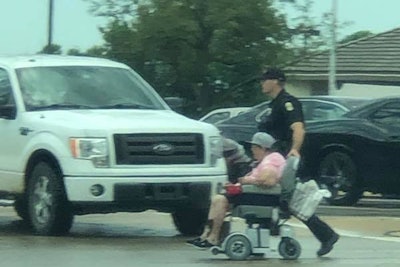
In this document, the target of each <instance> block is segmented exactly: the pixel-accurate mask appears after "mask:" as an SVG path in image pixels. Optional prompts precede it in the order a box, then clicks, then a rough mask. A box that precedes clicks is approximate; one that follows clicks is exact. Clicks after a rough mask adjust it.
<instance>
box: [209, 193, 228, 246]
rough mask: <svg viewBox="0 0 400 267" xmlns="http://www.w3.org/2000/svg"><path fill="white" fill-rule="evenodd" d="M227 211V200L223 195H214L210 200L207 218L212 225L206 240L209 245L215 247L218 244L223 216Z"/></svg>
mask: <svg viewBox="0 0 400 267" xmlns="http://www.w3.org/2000/svg"><path fill="white" fill-rule="evenodd" d="M228 210H229V202H228V199H227V198H226V197H225V196H224V195H216V196H215V197H214V198H213V200H212V205H211V209H210V212H209V216H208V218H209V221H211V222H212V225H211V229H210V232H209V234H208V236H207V238H206V239H207V240H208V242H210V243H211V244H214V245H216V244H218V243H219V241H220V240H219V236H220V231H221V226H222V224H223V222H224V218H225V214H226V212H227V211H228Z"/></svg>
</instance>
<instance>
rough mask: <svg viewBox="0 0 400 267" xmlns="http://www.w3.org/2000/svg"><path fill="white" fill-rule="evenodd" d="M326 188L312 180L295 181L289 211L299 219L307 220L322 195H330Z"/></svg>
mask: <svg viewBox="0 0 400 267" xmlns="http://www.w3.org/2000/svg"><path fill="white" fill-rule="evenodd" d="M330 196H331V193H330V192H329V191H328V190H326V189H320V188H319V187H318V185H317V183H316V182H315V181H314V180H310V181H307V182H304V183H300V182H299V183H297V185H296V189H295V190H294V192H293V196H292V199H291V200H290V203H289V209H290V211H291V213H292V214H293V215H294V216H296V217H297V218H299V219H301V220H308V219H309V218H310V217H311V216H312V215H313V214H314V213H315V211H316V209H317V207H318V205H319V203H320V202H321V200H322V199H323V198H324V197H330Z"/></svg>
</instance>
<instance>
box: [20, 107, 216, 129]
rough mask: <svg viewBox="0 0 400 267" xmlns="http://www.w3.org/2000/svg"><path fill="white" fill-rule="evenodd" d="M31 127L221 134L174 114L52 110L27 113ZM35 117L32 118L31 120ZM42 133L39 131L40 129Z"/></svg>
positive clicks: (209, 125)
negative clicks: (206, 131)
mask: <svg viewBox="0 0 400 267" xmlns="http://www.w3.org/2000/svg"><path fill="white" fill-rule="evenodd" d="M27 114H29V115H28V116H29V117H30V118H29V121H31V122H32V125H31V127H32V128H36V129H38V127H40V128H41V130H45V128H47V127H46V126H48V127H49V128H53V129H54V127H57V128H59V129H62V128H65V129H69V130H72V129H76V130H84V131H85V132H87V133H88V134H90V133H91V132H97V133H98V132H99V131H102V132H110V131H112V132H119V133H135V132H144V131H145V132H149V131H151V132H184V131H187V130H190V132H195V131H197V132H204V131H205V129H208V131H209V132H210V133H213V132H215V133H216V134H218V130H217V129H216V128H215V127H214V126H213V125H211V124H208V123H203V122H199V121H196V120H193V119H189V118H187V117H185V116H183V115H180V114H178V113H176V112H174V111H171V110H52V111H37V112H28V113H27ZM32 117H33V118H32ZM38 130H39V129H38Z"/></svg>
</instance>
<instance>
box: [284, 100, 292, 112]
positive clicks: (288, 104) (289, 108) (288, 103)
mask: <svg viewBox="0 0 400 267" xmlns="http://www.w3.org/2000/svg"><path fill="white" fill-rule="evenodd" d="M285 108H286V110H287V111H292V110H294V107H293V104H292V103H291V102H286V103H285Z"/></svg>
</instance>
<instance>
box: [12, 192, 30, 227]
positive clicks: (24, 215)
mask: <svg viewBox="0 0 400 267" xmlns="http://www.w3.org/2000/svg"><path fill="white" fill-rule="evenodd" d="M14 210H15V212H16V213H17V215H18V216H19V217H20V218H21V219H22V220H23V221H24V222H25V223H27V224H30V219H29V211H28V200H27V198H26V195H25V194H23V195H19V196H17V197H16V198H15V200H14Z"/></svg>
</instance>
